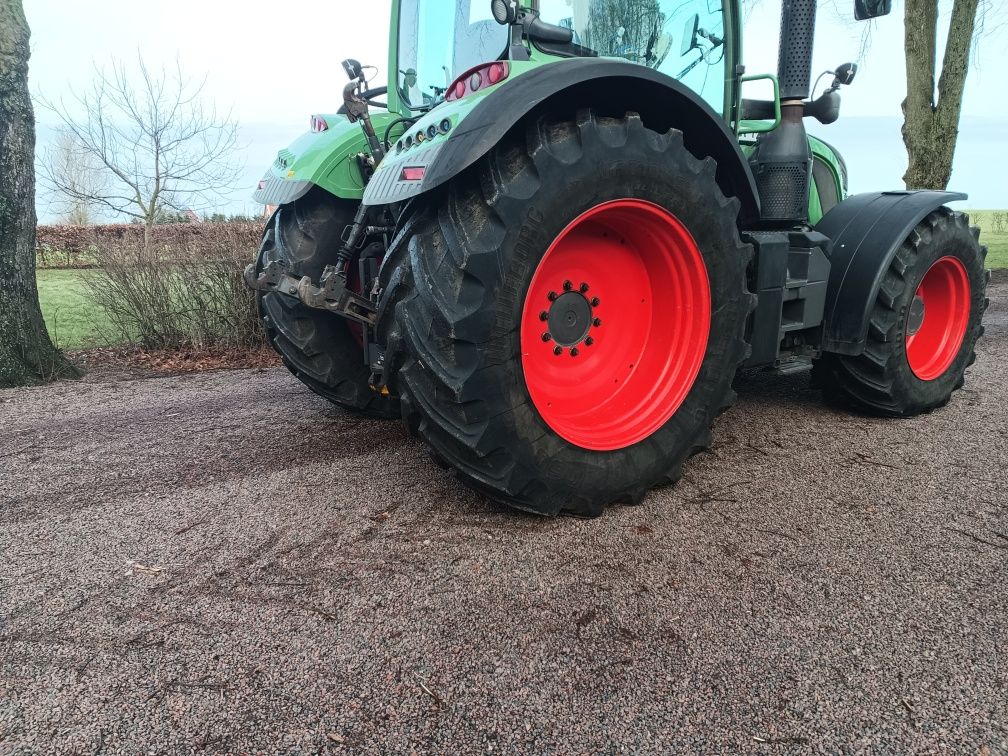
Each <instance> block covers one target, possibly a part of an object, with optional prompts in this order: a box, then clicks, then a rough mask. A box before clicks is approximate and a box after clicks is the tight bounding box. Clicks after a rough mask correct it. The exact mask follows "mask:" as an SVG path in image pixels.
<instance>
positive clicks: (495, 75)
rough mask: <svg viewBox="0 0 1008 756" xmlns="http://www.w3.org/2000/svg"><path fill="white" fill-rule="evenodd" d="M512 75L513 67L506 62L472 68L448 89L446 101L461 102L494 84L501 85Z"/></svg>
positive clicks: (499, 61) (484, 64)
mask: <svg viewBox="0 0 1008 756" xmlns="http://www.w3.org/2000/svg"><path fill="white" fill-rule="evenodd" d="M510 73H511V66H510V65H508V64H507V63H506V62H505V61H502V60H495V61H493V62H492V63H483V64H481V65H479V66H476V67H475V68H470V69H469V70H468V71H466V72H465V73H464V74H462V75H461V76H459V77H458V78H457V79H456V80H455V81H453V82H452V84H451V86H449V87H448V94H447V95H445V99H446V100H448V101H449V102H453V101H455V100H461V99H462V98H463V97H466V96H467V95H471V94H472V93H473V92H478V91H480V90H481V89H486V88H487V87H491V86H493V85H494V84H500V83H501V82H502V81H504V79H506V78H507V77H508V76H509V75H510Z"/></svg>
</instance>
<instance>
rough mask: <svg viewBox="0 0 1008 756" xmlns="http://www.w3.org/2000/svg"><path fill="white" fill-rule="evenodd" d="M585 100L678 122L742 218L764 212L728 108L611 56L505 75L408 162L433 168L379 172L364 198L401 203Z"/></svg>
mask: <svg viewBox="0 0 1008 756" xmlns="http://www.w3.org/2000/svg"><path fill="white" fill-rule="evenodd" d="M584 107H591V108H593V109H594V110H595V111H596V112H599V113H601V114H603V115H614V116H623V114H624V113H626V112H627V111H633V112H636V113H639V114H640V116H641V119H642V120H643V121H644V123H645V124H646V125H647V126H648V127H649V128H652V129H655V130H656V131H661V132H664V131H667V130H668V129H670V128H676V129H679V130H680V131H682V132H683V140H684V143H685V145H686V148H687V149H688V150H689V151H690V152H692V153H693V154H694V155H696V156H697V157H699V158H704V157H707V156H710V157H712V158H714V159H715V160H716V161H717V165H718V167H717V182H718V184H719V186H721V189H722V191H724V193H725V194H726V195H729V196H734V197H737V198H738V199H739V201H740V202H741V203H742V210H741V219H742V221H743V222H744V221H750V220H755V219H757V218H759V195H758V193H757V191H756V182H755V180H754V179H753V176H752V172H751V171H750V169H749V164H748V162H747V161H746V158H745V156H744V155H743V154H742V151H741V149H739V144H738V139H737V138H736V137H735V134H734V133H733V132H732V131H731V129H730V128H729V127H728V124H727V123H725V121H724V119H723V118H722V117H721V115H720V114H718V113H716V112H715V111H714V110H713V109H712V108H711V106H710V105H708V104H707V103H706V102H705V101H704V100H703V99H702V98H701V97H700V96H699V95H697V94H696V93H695V92H693V91H692V90H691V89H689V88H688V87H686V86H685V85H683V84H681V83H680V82H678V81H676V80H675V79H673V78H671V77H670V76H666V75H665V74H663V73H660V72H658V71H655V70H654V69H651V68H647V67H646V66H642V65H639V64H636V63H629V62H627V61H621V60H614V59H608V58H588V59H586V58H576V59H570V60H563V61H557V62H556V63H550V64H547V65H544V66H540V67H539V68H535V69H532V70H531V71H528V72H526V73H522V74H521V75H519V76H515V77H514V78H513V79H510V80H508V81H506V82H505V83H504V84H502V85H501V86H500V87H498V88H497V89H496V90H495V91H493V92H492V93H490V94H489V95H487V96H486V97H485V98H484V99H483V100H482V101H481V102H480V103H479V104H478V105H476V106H475V107H474V108H473V110H472V112H470V113H469V114H468V115H467V116H466V117H465V118H464V119H463V121H462V122H461V123H460V124H459V126H458V127H457V129H456V130H455V131H453V132H452V133H451V135H450V138H449V139H447V140H445V141H444V142H443V143H442V144H440V145H438V146H437V147H436V148H428V149H427V150H426V151H425V152H423V153H418V154H417V159H418V161H419V162H417V161H411V162H410V163H409V164H410V165H411V166H423V167H425V168H426V171H425V173H424V178H423V180H422V181H414V182H404V181H401V180H400V177H399V175H398V171H388V172H387V173H388V175H386V176H379V175H378V174H376V176H375V179H377V180H372V182H371V184H369V185H368V188H367V191H366V192H365V196H364V202H365V204H368V205H383V204H389V203H392V202H401V201H403V200H405V199H408V198H410V197H415V196H417V195H419V194H423V193H425V192H428V191H430V190H431V189H435V188H437V187H438V186H441V185H442V184H444V183H445V182H446V181H448V180H449V179H451V178H452V177H454V176H456V175H458V174H459V173H461V172H462V171H464V170H465V169H466V168H468V167H469V166H471V165H472V164H473V163H475V162H476V161H477V160H479V159H480V158H481V157H483V156H484V155H486V154H487V153H488V152H489V151H490V150H491V149H492V148H493V146H494V145H496V144H498V143H499V142H500V141H501V139H503V138H504V136H505V135H506V134H507V133H508V132H509V131H510V130H511V129H512V128H513V127H514V126H516V125H517V124H518V123H520V122H521V121H523V120H524V119H525V118H526V117H528V116H530V115H531V116H534V115H536V114H538V113H540V112H545V111H547V110H553V111H557V112H570V114H571V115H573V114H574V112H575V111H576V110H577V109H578V108H584ZM436 112H437V109H435V110H434V111H433V113H436ZM381 173H382V171H380V170H379V174H381Z"/></svg>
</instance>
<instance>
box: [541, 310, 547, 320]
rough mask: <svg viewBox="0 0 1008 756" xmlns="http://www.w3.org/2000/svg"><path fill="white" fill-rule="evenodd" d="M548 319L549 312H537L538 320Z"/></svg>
mask: <svg viewBox="0 0 1008 756" xmlns="http://www.w3.org/2000/svg"><path fill="white" fill-rule="evenodd" d="M548 319H549V313H548V312H546V310H543V311H542V312H540V313H539V320H548Z"/></svg>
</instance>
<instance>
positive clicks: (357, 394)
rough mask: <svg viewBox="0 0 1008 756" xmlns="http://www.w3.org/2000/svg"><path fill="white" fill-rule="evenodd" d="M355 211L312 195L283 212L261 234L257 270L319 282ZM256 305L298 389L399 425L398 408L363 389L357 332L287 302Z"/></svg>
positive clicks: (272, 299)
mask: <svg viewBox="0 0 1008 756" xmlns="http://www.w3.org/2000/svg"><path fill="white" fill-rule="evenodd" d="M356 209H357V205H356V203H355V202H351V201H350V200H344V199H339V198H337V197H334V196H333V195H332V194H329V192H326V191H325V190H324V189H320V188H318V187H316V188H314V189H312V190H311V191H310V192H308V194H306V195H305V196H304V197H302V198H300V199H298V200H297V201H295V202H292V203H290V204H287V205H281V206H280V208H279V209H278V210H277V211H276V212H275V213H274V214H273V217H272V218H271V219H270V221H269V223H268V224H267V225H266V229H265V230H264V231H263V237H262V242H261V244H260V246H259V254H258V257H257V258H256V264H257V266H259V267H260V268H261V267H262V266H264V265H266V264H268V263H269V262H271V261H273V260H279V261H281V262H283V263H284V264H285V265H286V266H287V268H288V270H289V271H290V272H291V274H292V275H294V276H309V277H310V278H311V279H312V280H313V281H316V282H317V281H318V280H319V278H320V277H321V275H322V270H323V269H324V268H325V266H326V265H330V264H332V263H334V262H335V260H336V254H337V251H338V250H339V244H340V236H341V234H342V233H343V229H344V228H345V227H346V225H347V224H348V223H350V222H351V221H352V220H353V216H354V213H355V212H356ZM257 303H258V307H259V314H260V316H261V317H262V318H263V324H264V326H265V329H266V337H267V339H268V340H269V342H270V344H271V345H272V346H273V348H274V349H275V350H276V351H277V352H278V353H279V354H280V356H281V358H282V359H283V364H284V365H285V366H286V367H287V369H288V370H290V371H291V372H292V373H293V374H294V375H295V376H296V377H297V379H298V380H299V381H301V382H302V383H304V384H305V385H306V386H307V387H308V388H310V389H311V390H312V391H314V392H315V393H316V394H318V395H319V396H322V397H324V398H326V399H328V400H329V401H331V402H334V403H336V404H338V405H339V406H341V407H343V408H345V409H348V410H350V411H352V412H357V413H360V414H363V415H369V416H371V417H382V418H391V417H399V403H398V400H397V399H396V398H395V397H392V396H383V395H381V394H379V393H377V392H375V391H374V390H372V389H371V388H370V386H369V385H368V384H369V380H368V379H369V376H370V370H369V369H368V366H367V365H365V363H364V351H363V347H362V343H361V335H360V330H359V328H358V327H357V326H355V325H354V324H352V323H351V322H350V321H348V320H345V319H343V318H340V317H338V316H336V315H333V314H330V313H327V312H323V311H322V310H316V309H313V308H311V307H308V306H306V305H305V304H303V303H302V302H301V301H300V300H298V299H297V298H296V297H291V296H287V295H286V294H279V293H277V292H269V293H266V294H263V293H261V292H260V294H259V296H258V298H257ZM355 329H356V330H355Z"/></svg>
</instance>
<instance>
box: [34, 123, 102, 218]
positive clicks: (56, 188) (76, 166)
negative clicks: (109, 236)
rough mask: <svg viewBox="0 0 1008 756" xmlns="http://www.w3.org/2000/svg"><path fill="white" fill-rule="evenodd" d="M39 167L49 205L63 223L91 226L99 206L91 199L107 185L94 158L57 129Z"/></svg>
mask: <svg viewBox="0 0 1008 756" xmlns="http://www.w3.org/2000/svg"><path fill="white" fill-rule="evenodd" d="M41 163H42V178H43V182H44V183H46V184H47V185H48V188H49V190H50V191H49V194H50V196H51V205H52V206H53V207H55V208H57V209H58V211H59V213H60V216H61V217H62V218H63V220H64V221H65V222H66V223H69V224H70V225H71V226H87V225H89V224H90V223H92V222H93V221H94V217H95V210H96V205H97V204H98V203H97V202H96V201H95V200H94V199H92V198H93V197H98V196H100V195H101V194H103V193H104V191H105V189H106V187H107V185H108V181H107V178H106V176H105V173H104V172H103V171H102V170H101V168H100V166H99V165H98V163H97V161H96V160H95V157H94V155H92V154H91V152H89V151H88V150H87V149H86V148H85V147H84V145H82V144H81V143H80V140H79V139H78V138H77V136H76V135H75V134H74V133H73V132H72V131H70V130H69V129H66V128H64V129H60V131H59V133H58V135H57V137H56V140H55V142H54V143H53V144H52V146H50V147H49V148H48V150H47V151H46V154H45V155H43V158H42V161H41ZM62 187H65V189H64V188H62Z"/></svg>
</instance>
